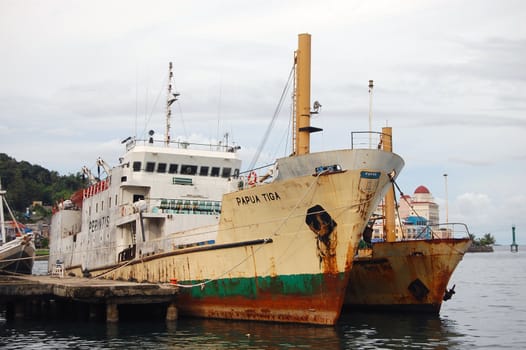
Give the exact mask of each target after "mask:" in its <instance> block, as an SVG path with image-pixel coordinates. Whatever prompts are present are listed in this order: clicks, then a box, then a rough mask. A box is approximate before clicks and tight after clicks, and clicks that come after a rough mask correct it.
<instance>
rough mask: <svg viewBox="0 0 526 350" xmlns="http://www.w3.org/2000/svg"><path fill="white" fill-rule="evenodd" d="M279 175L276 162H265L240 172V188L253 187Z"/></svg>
mask: <svg viewBox="0 0 526 350" xmlns="http://www.w3.org/2000/svg"><path fill="white" fill-rule="evenodd" d="M277 175H278V170H277V167H276V163H271V164H265V165H262V166H260V167H257V168H253V169H248V170H244V171H242V172H240V173H239V179H238V180H239V181H238V186H237V188H238V190H242V189H245V188H251V187H254V186H258V185H262V184H265V183H269V182H272V181H274V179H275V178H276V176H277Z"/></svg>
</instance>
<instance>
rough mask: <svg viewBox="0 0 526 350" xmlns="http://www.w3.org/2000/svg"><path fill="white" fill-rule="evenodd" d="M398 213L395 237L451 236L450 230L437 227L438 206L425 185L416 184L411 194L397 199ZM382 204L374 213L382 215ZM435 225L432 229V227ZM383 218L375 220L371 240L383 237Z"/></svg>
mask: <svg viewBox="0 0 526 350" xmlns="http://www.w3.org/2000/svg"><path fill="white" fill-rule="evenodd" d="M397 205H398V214H397V215H395V217H396V219H395V222H396V228H395V233H396V239H397V240H402V239H417V238H421V239H426V238H427V239H430V238H431V237H435V238H447V237H450V236H451V232H450V230H448V229H446V228H444V229H438V226H436V225H438V224H439V220H440V216H439V206H438V204H437V203H436V202H435V199H434V198H433V195H432V194H431V192H430V191H429V189H428V188H427V187H426V186H423V185H420V186H418V187H417V188H416V189H415V191H414V193H413V196H410V195H403V196H400V198H399V200H398V203H397ZM383 211H384V205H383V203H381V204H380V205H379V206H378V208H377V210H376V212H375V215H377V217H384V213H383ZM434 226H436V228H435V229H434V228H433V227H434ZM384 232H385V230H384V220H376V221H375V223H374V225H373V236H372V240H373V241H381V240H384V239H385V234H384Z"/></svg>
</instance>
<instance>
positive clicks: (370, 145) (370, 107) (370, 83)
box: [369, 80, 374, 148]
mask: <svg viewBox="0 0 526 350" xmlns="http://www.w3.org/2000/svg"><path fill="white" fill-rule="evenodd" d="M373 87H374V84H373V81H372V80H369V148H372V143H373V140H372V134H371V133H372V131H373Z"/></svg>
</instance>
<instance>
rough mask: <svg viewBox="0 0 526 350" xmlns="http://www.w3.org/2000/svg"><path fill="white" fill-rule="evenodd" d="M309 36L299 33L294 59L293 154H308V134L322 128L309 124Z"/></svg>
mask: <svg viewBox="0 0 526 350" xmlns="http://www.w3.org/2000/svg"><path fill="white" fill-rule="evenodd" d="M310 38H311V35H310V34H307V33H304V34H299V36H298V50H297V51H296V55H295V60H294V63H295V68H296V89H295V93H296V96H295V108H294V109H295V120H294V124H295V128H294V152H293V154H294V155H302V154H308V153H309V152H310V134H311V133H312V132H316V131H321V130H322V129H320V128H315V127H312V126H310V116H311V111H310V62H311V45H310V42H311V40H310Z"/></svg>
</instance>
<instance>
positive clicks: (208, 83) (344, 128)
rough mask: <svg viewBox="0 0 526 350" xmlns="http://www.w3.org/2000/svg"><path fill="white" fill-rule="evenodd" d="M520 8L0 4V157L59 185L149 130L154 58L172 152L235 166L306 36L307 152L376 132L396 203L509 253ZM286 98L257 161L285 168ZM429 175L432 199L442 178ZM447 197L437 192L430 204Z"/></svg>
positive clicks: (11, 0)
mask: <svg viewBox="0 0 526 350" xmlns="http://www.w3.org/2000/svg"><path fill="white" fill-rule="evenodd" d="M525 18H526V2H524V1H521V0H518V1H509V0H502V1H484V0H476V1H458V0H455V1H448V0H441V1H431V0H421V1H409V0H407V1H400V0H386V1H377V0H363V1H362V0H349V1H331V0H324V1H308V0H301V1H272V0H265V1H241V0H239V1H238V0H230V1H228V0H227V1H199V0H198V1H180V0H171V1H155V0H154V1H133V0H127V1H120V0H115V1H112V0H104V1H98V0H91V1H69V0H68V1H66V0H64V1H55V0H48V1H38V0H34V1H27V0H0V43H1V49H0V50H1V51H0V52H1V54H0V152H1V153H7V154H8V155H9V156H11V157H14V158H15V159H17V160H18V161H22V160H25V161H28V162H30V163H33V164H39V165H41V166H43V167H45V168H48V169H50V170H56V171H58V172H59V173H61V174H69V173H76V172H78V171H80V169H81V168H82V166H83V165H86V166H88V167H89V168H92V169H94V168H95V160H96V158H97V157H99V156H102V157H103V158H104V159H105V160H106V161H107V162H108V163H110V164H116V163H117V159H118V157H119V155H120V154H121V153H122V151H123V147H122V145H121V143H120V141H121V140H122V139H124V138H126V137H128V136H137V137H139V138H141V137H144V135H145V133H146V132H147V131H148V130H150V129H153V130H155V131H156V137H158V138H160V139H162V138H163V133H164V127H163V125H164V101H165V99H166V81H167V79H166V77H167V70H168V62H169V61H173V62H174V74H175V85H176V89H177V91H179V92H180V93H181V99H180V101H179V102H178V104H177V105H174V109H173V119H172V139H180V140H182V139H190V140H201V141H203V140H204V141H207V142H208V141H213V140H216V139H218V138H221V136H222V135H224V134H225V133H226V132H228V133H229V140H230V142H235V143H236V144H238V145H240V146H241V147H242V149H241V156H242V158H243V159H244V160H245V166H248V164H249V163H250V161H251V160H252V158H253V155H254V154H255V150H256V149H257V148H258V146H259V144H260V142H261V140H262V136H263V134H264V130H266V128H267V126H268V125H269V123H270V120H271V119H272V116H273V114H274V110H275V109H276V107H277V104H278V101H279V98H280V95H281V92H282V90H283V88H284V86H285V84H286V81H287V78H288V74H289V72H290V69H291V67H292V58H293V52H294V50H295V49H296V47H297V40H298V39H297V36H298V34H299V33H310V34H311V35H312V50H313V52H312V100H318V101H319V102H320V103H321V104H322V106H323V107H322V113H321V114H320V115H318V116H316V117H314V118H313V120H312V124H313V125H315V126H318V127H321V128H323V129H324V131H323V132H322V133H318V134H314V135H313V136H312V138H311V141H312V146H311V151H319V150H325V149H331V148H345V147H349V146H350V133H351V132H352V131H365V130H368V127H369V118H368V115H369V94H368V88H367V85H368V80H369V79H373V80H374V81H375V88H374V94H373V108H372V111H373V113H372V115H373V117H372V120H373V129H374V130H375V131H380V129H381V127H382V126H385V125H389V126H391V127H392V128H393V136H394V148H395V151H396V152H397V153H398V154H400V155H401V156H402V157H404V159H405V162H406V166H405V168H404V170H403V171H402V173H401V174H400V176H399V178H398V184H399V186H400V187H401V189H402V191H403V192H404V193H405V194H413V192H414V190H415V188H416V187H418V186H419V185H425V186H426V187H428V188H429V190H430V191H431V193H432V195H433V196H434V198H435V200H436V201H437V202H438V203H439V204H440V206H441V219H442V220H441V221H445V207H446V205H445V203H446V201H447V203H448V208H449V209H448V217H449V221H450V222H452V221H462V222H466V223H467V224H468V225H469V226H470V229H471V231H472V233H474V234H475V235H477V237H481V236H482V235H483V234H485V233H491V234H493V235H494V236H495V237H496V238H497V241H498V243H502V244H509V243H510V242H511V227H512V225H516V227H517V234H518V239H519V242H520V243H526V187H525V185H524V178H525V176H526V175H525V174H526V146H525V140H524V139H525V137H526V24H524V19H525ZM290 106H291V99H290V93H288V95H287V100H286V101H285V104H284V106H283V108H282V112H281V113H280V116H279V118H278V120H277V121H276V124H275V126H274V129H273V131H272V134H271V137H270V139H269V142H268V143H267V146H266V147H265V149H264V151H263V154H262V155H261V157H260V161H261V162H267V161H268V162H270V161H271V159H273V158H275V157H280V156H283V155H285V154H287V152H288V151H290V149H287V148H286V146H287V144H289V145H290V142H287V137H286V135H287V133H286V130H287V128H288V120H289V115H290V108H291V107H290ZM444 174H447V175H448V176H447V186H446V178H445V177H444ZM446 187H447V196H446Z"/></svg>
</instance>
